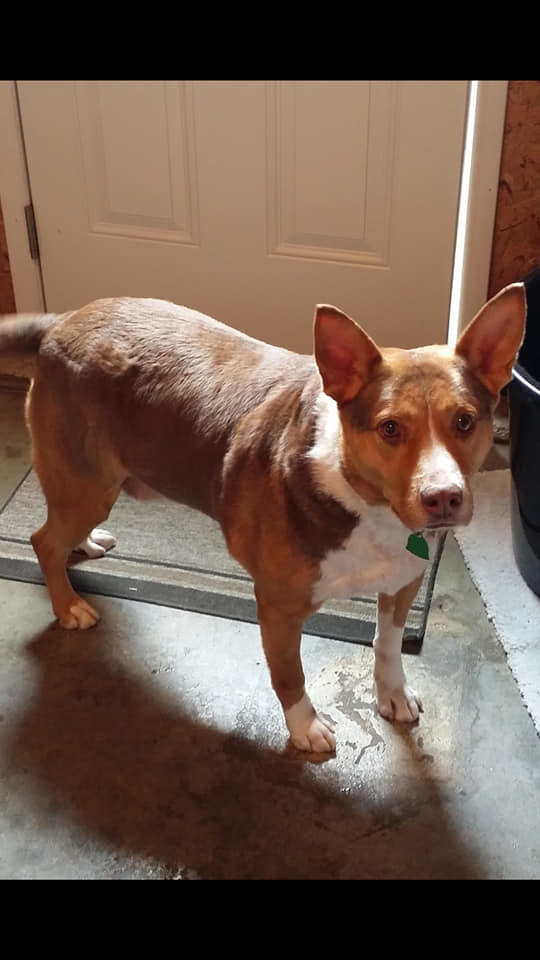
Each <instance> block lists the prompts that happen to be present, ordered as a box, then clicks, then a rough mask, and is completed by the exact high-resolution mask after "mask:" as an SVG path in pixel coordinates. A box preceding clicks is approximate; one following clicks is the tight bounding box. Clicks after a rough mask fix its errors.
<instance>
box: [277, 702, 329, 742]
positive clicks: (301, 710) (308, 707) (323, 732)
mask: <svg viewBox="0 0 540 960" xmlns="http://www.w3.org/2000/svg"><path fill="white" fill-rule="evenodd" d="M285 720H286V722H287V727H288V728H289V733H290V735H291V740H292V742H293V743H294V745H295V747H298V749H299V750H308V751H309V752H310V753H331V752H332V751H333V750H335V749H336V738H335V737H334V733H333V730H332V728H331V727H330V726H329V724H328V723H327V722H326V720H323V719H322V717H320V716H319V715H318V713H316V712H315V709H314V707H313V704H312V703H311V700H310V699H309V697H308V695H307V693H305V694H304V696H303V697H302V699H301V700H299V701H298V703H295V704H294V706H292V707H289V709H288V710H285Z"/></svg>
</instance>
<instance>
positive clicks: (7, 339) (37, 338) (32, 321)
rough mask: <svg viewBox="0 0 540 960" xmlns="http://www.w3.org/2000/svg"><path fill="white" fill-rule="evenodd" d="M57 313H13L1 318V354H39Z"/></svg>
mask: <svg viewBox="0 0 540 960" xmlns="http://www.w3.org/2000/svg"><path fill="white" fill-rule="evenodd" d="M56 317H57V314H56V313H13V314H7V315H6V316H4V317H0V353H37V352H38V350H39V345H40V343H41V341H42V340H43V337H44V336H45V334H46V332H47V330H48V329H49V327H50V326H51V324H52V323H54V321H55V320H56Z"/></svg>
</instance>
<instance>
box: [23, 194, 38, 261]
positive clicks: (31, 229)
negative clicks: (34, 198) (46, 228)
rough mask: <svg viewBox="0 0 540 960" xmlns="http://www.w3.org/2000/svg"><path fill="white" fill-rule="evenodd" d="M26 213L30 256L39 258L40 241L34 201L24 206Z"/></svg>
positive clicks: (33, 258) (34, 258)
mask: <svg viewBox="0 0 540 960" xmlns="http://www.w3.org/2000/svg"><path fill="white" fill-rule="evenodd" d="M24 215H25V217H26V230H27V233H28V246H29V247H30V256H31V257H32V260H39V243H38V236H37V229H36V217H35V214H34V206H33V204H32V203H29V204H28V206H26V207H25V208H24Z"/></svg>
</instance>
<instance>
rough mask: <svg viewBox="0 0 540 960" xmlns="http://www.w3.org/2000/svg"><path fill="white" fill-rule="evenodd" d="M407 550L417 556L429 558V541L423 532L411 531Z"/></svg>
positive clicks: (423, 558)
mask: <svg viewBox="0 0 540 960" xmlns="http://www.w3.org/2000/svg"><path fill="white" fill-rule="evenodd" d="M407 550H408V551H409V553H414V555H415V557H421V558H422V560H429V547H428V543H427V540H425V539H424V537H423V536H422V534H421V533H411V535H410V537H409V539H408V540H407Z"/></svg>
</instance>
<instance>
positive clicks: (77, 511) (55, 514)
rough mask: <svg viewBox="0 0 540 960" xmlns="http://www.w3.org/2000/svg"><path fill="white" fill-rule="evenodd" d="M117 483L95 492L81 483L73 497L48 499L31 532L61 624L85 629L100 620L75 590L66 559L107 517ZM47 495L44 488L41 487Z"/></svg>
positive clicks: (116, 490) (113, 499)
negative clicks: (41, 519)
mask: <svg viewBox="0 0 540 960" xmlns="http://www.w3.org/2000/svg"><path fill="white" fill-rule="evenodd" d="M118 491H119V486H118V487H116V488H112V489H109V490H107V491H100V493H99V495H96V494H97V491H96V488H95V487H92V489H90V488H89V487H88V486H82V487H81V488H80V489H79V490H77V494H78V496H77V499H76V500H75V499H73V487H72V488H71V490H70V497H69V499H64V498H62V499H60V498H59V497H58V496H57V491H55V497H54V500H52V499H49V498H47V499H48V515H47V521H46V523H44V524H43V526H42V527H40V529H39V530H36V532H35V533H34V534H33V535H32V537H31V541H32V546H33V548H34V550H35V552H36V555H37V558H38V560H39V564H40V567H41V569H42V571H43V575H44V577H45V580H46V583H47V587H48V589H49V594H50V597H51V601H52V606H53V610H54V612H55V614H56V616H57V617H58V619H59V621H60V624H61V625H62V626H63V627H67V628H68V629H70V630H76V629H81V630H86V629H87V628H88V627H93V626H94V624H95V623H97V621H98V620H99V614H98V613H97V611H96V610H94V608H93V607H92V606H90V604H89V603H87V602H86V600H83V599H82V597H80V596H78V594H77V593H75V591H74V589H73V587H72V586H71V583H70V581H69V578H68V575H67V570H66V563H67V559H68V557H69V555H70V553H71V551H72V550H74V549H76V548H77V547H78V546H79V545H80V544H81V543H85V542H88V541H89V540H91V539H92V536H93V535H92V536H89V531H92V530H93V528H94V526H95V525H96V524H98V523H100V522H102V521H103V520H105V519H106V518H107V516H108V515H109V510H110V508H111V506H112V504H113V503H114V501H115V500H116V497H117V495H118ZM44 493H45V496H46V497H47V489H46V488H45V487H44Z"/></svg>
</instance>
